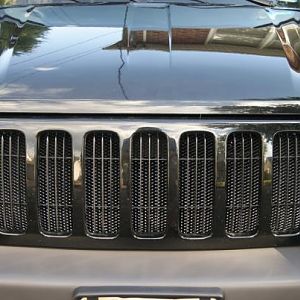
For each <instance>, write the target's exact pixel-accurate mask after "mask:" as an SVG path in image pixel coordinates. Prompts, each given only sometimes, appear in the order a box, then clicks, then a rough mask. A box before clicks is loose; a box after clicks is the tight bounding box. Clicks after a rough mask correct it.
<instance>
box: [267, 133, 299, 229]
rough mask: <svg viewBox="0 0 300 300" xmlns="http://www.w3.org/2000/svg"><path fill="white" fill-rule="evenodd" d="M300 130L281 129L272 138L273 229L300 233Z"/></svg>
mask: <svg viewBox="0 0 300 300" xmlns="http://www.w3.org/2000/svg"><path fill="white" fill-rule="evenodd" d="M299 142H300V132H292V131H287V132H278V133H276V134H275V136H274V140H273V186H272V203H271V206H272V218H271V230H272V232H273V234H275V235H298V234H299V233H300V158H299V154H300V143H299Z"/></svg>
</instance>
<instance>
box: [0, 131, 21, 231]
mask: <svg viewBox="0 0 300 300" xmlns="http://www.w3.org/2000/svg"><path fill="white" fill-rule="evenodd" d="M0 137H1V141H0V168H1V170H0V231H1V232H2V233H7V234H9V233H10V234H21V233H25V231H26V229H27V204H26V147H25V136H24V134H23V133H21V132H19V131H10V130H1V131H0Z"/></svg>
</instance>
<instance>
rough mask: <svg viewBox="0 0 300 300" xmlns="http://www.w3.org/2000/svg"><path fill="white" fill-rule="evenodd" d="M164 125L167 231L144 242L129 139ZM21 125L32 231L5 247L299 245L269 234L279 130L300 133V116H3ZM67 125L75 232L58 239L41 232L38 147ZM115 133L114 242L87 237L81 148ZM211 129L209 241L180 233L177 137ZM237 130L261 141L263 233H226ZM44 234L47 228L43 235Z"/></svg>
mask: <svg viewBox="0 0 300 300" xmlns="http://www.w3.org/2000/svg"><path fill="white" fill-rule="evenodd" d="M145 127H147V128H153V129H155V130H157V129H159V130H160V131H161V132H163V133H164V134H165V135H166V136H167V137H168V146H169V196H168V218H167V228H166V232H165V236H164V238H162V239H159V240H140V239H135V238H134V237H133V235H132V228H131V224H130V218H131V210H130V199H131V198H130V197H131V196H130V189H131V182H130V157H131V155H130V148H131V147H130V144H131V137H132V135H133V134H134V133H135V132H137V131H139V130H140V129H141V128H145ZM8 128H9V129H10V130H20V131H22V132H23V133H24V135H25V138H26V183H27V203H28V229H27V231H26V234H23V235H20V236H10V237H9V238H5V237H4V236H1V235H0V244H2V245H26V246H46V247H65V248H81V249H87V248H88V249H170V250H175V249H178V250H180V249H235V248H251V247H267V246H292V245H299V244H300V241H299V236H290V235H282V236H276V235H274V234H272V231H271V217H272V210H271V199H272V155H273V149H272V146H273V136H274V135H275V134H276V133H277V132H279V131H300V121H298V120H292V119H291V120H272V119H268V120H261V119H255V117H253V118H251V119H248V120H243V119H242V118H240V119H237V118H235V119H221V118H220V119H213V118H208V119H198V118H195V119H193V118H184V117H182V118H175V117H173V118H172V119H168V118H157V119H156V118H155V117H151V118H150V117H148V118H132V119H130V118H120V117H115V118H114V117H111V118H105V117H100V116H99V117H93V118H92V117H87V116H82V117H78V118H76V119H74V118H65V117H61V118H59V117H57V118H55V119H54V118H53V119H52V118H51V117H47V118H46V117H38V118H34V117H28V118H26V117H22V118H21V117H15V118H0V129H2V130H5V129H8ZM49 130H63V131H64V132H68V133H69V134H70V136H71V137H72V143H73V145H72V147H73V148H72V150H73V155H72V169H73V170H72V172H73V173H72V186H73V202H72V212H73V221H74V222H73V224H72V234H71V235H70V236H65V237H64V238H59V239H57V238H56V237H53V236H51V235H49V236H44V235H43V234H41V228H40V227H39V222H38V208H37V199H38V188H37V187H38V176H37V171H38V159H37V158H38V157H37V153H38V151H37V150H38V149H37V136H38V134H39V132H43V131H49ZM90 131H114V132H116V133H117V134H118V136H119V139H120V158H121V159H120V230H119V235H118V237H117V238H115V239H105V240H98V239H93V238H91V237H89V236H87V234H86V230H85V225H84V210H85V207H84V193H85V192H84V162H83V145H84V138H85V135H86V133H87V132H90ZM190 131H201V132H211V133H212V134H213V135H214V136H215V153H216V160H215V164H216V173H215V182H216V185H215V190H216V192H215V205H214V218H213V223H212V235H211V237H210V238H206V239H201V240H200V239H199V240H190V241H189V240H185V239H182V238H181V237H180V234H179V210H178V208H179V152H178V151H179V140H180V136H181V135H182V134H183V133H185V132H190ZM235 131H255V132H257V133H258V134H260V136H261V140H262V160H261V161H262V186H261V203H260V214H259V228H258V231H257V234H256V235H255V236H253V237H251V238H250V237H246V238H236V239H231V238H228V236H227V233H226V231H225V211H226V201H225V200H226V185H225V182H226V169H227V162H226V139H227V138H228V136H229V134H230V133H232V132H235ZM42 233H43V232H42Z"/></svg>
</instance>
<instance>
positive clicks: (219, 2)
mask: <svg viewBox="0 0 300 300" xmlns="http://www.w3.org/2000/svg"><path fill="white" fill-rule="evenodd" d="M129 2H147V3H148V2H152V3H153V2H154V3H159V2H161V3H162V2H163V3H173V4H187V5H208V6H211V5H213V6H249V5H250V6H252V5H253V6H255V5H263V6H272V7H274V6H275V7H290V8H299V7H300V0H0V6H3V7H7V6H23V5H64V4H72V3H76V4H104V3H105V4H107V3H111V4H115V3H129Z"/></svg>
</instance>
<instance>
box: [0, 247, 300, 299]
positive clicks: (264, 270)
mask: <svg viewBox="0 0 300 300" xmlns="http://www.w3.org/2000/svg"><path fill="white" fill-rule="evenodd" d="M81 286H111V287H113V286H141V287H143V286H167V287H219V288H221V289H222V290H223V292H224V295H225V299H226V300H248V299H249V300H250V299H251V300H253V299H255V300H260V299H261V300H267V299H272V300H277V299H278V300H279V299H280V300H282V299H285V300H295V299H299V295H300V247H287V248H283V247H282V248H262V249H248V250H222V251H220V250H217V251H164V252H163V251H91V250H62V249H45V248H43V249H42V248H24V247H4V246H2V247H0V298H1V299H5V300H16V299H22V300H35V299H42V300H68V299H72V296H73V292H74V290H75V289H76V288H77V287H81ZM112 290H113V288H112Z"/></svg>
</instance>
